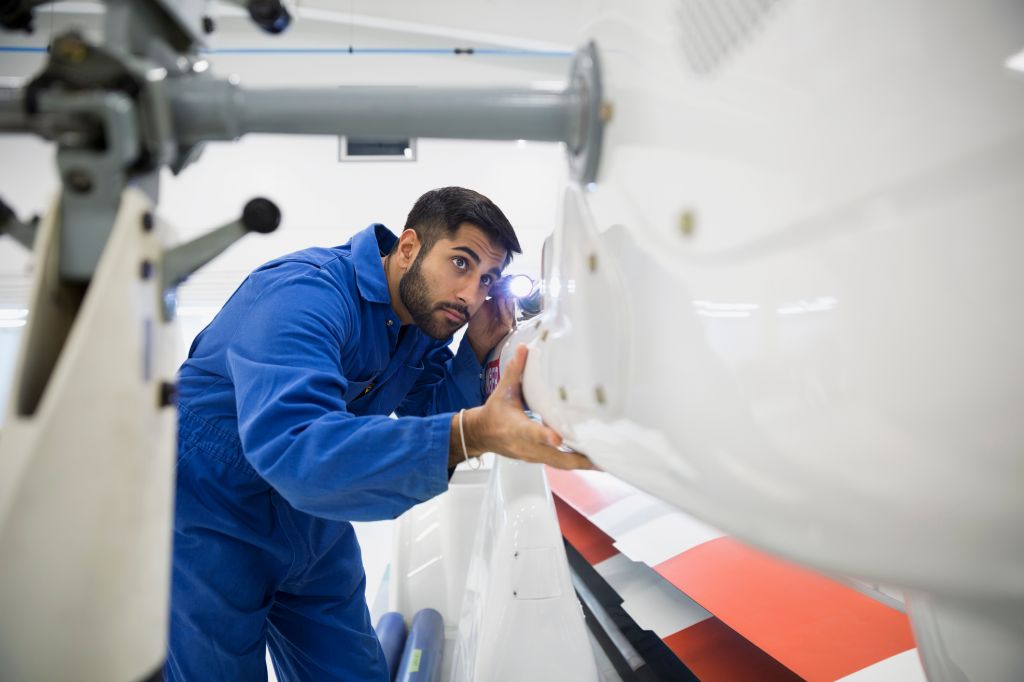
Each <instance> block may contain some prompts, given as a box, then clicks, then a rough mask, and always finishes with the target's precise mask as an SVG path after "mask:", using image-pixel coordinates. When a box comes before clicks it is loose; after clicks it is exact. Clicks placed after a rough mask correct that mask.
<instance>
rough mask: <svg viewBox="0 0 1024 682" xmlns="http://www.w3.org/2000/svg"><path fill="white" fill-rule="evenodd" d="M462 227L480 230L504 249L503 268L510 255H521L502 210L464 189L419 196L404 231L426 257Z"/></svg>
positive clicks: (445, 188)
mask: <svg viewBox="0 0 1024 682" xmlns="http://www.w3.org/2000/svg"><path fill="white" fill-rule="evenodd" d="M462 223H469V224H471V225H475V226H476V227H478V228H480V229H481V230H483V232H484V234H486V235H487V236H488V237H490V239H491V240H492V241H493V242H495V243H497V244H499V245H500V246H501V247H502V248H503V249H505V251H506V252H507V253H508V256H507V257H506V258H505V265H508V263H509V261H511V260H512V254H514V253H522V251H521V250H520V247H519V239H518V238H517V237H516V232H515V230H514V229H512V223H510V222H509V221H508V218H506V217H505V214H504V213H502V212H501V209H500V208H498V207H497V206H495V204H494V202H493V201H491V200H490V199H488V198H487V197H485V196H484V195H483V194H480V193H479V192H474V191H473V190H471V189H465V188H464V187H442V188H440V189H433V190H430V191H429V192H427V193H426V194H424V195H423V196H421V197H420V198H419V199H417V200H416V203H415V205H413V207H412V210H411V211H409V217H408V218H406V220H405V229H407V230H410V229H411V230H415V231H416V236H417V237H419V240H420V244H421V245H422V247H421V248H422V253H424V254H426V253H428V252H429V251H430V249H431V248H432V247H433V246H434V244H436V243H437V241H438V240H439V239H443V238H446V237H447V238H451V237H452V236H453V235H454V234H455V233H456V232H458V230H459V225H461V224H462Z"/></svg>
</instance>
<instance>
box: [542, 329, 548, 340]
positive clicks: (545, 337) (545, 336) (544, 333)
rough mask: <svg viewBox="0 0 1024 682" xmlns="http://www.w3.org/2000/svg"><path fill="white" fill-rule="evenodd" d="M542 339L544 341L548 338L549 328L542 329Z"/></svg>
mask: <svg viewBox="0 0 1024 682" xmlns="http://www.w3.org/2000/svg"><path fill="white" fill-rule="evenodd" d="M540 340H541V341H542V342H543V341H547V340H548V330H547V329H545V330H544V331H542V332H541V333H540Z"/></svg>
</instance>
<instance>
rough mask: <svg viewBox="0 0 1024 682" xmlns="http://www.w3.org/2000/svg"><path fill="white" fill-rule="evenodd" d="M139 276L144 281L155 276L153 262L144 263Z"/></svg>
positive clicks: (147, 260)
mask: <svg viewBox="0 0 1024 682" xmlns="http://www.w3.org/2000/svg"><path fill="white" fill-rule="evenodd" d="M139 276H140V277H142V279H149V278H150V277H152V276H153V261H151V260H149V259H146V260H144V261H142V265H141V266H139Z"/></svg>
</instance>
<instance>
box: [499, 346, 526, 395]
mask: <svg viewBox="0 0 1024 682" xmlns="http://www.w3.org/2000/svg"><path fill="white" fill-rule="evenodd" d="M524 367H526V346H524V345H523V344H519V346H517V347H516V352H515V354H514V355H513V356H512V359H511V360H509V361H508V364H507V365H505V369H504V370H502V372H501V381H502V382H505V383H506V384H513V385H515V384H519V383H521V382H522V380H523V368H524Z"/></svg>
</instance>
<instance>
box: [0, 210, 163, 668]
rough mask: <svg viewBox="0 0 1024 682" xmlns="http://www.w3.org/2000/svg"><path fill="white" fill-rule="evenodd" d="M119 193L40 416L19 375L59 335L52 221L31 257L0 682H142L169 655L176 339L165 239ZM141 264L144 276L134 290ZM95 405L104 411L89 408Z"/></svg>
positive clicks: (4, 486) (0, 518)
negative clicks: (163, 273) (162, 398)
mask: <svg viewBox="0 0 1024 682" xmlns="http://www.w3.org/2000/svg"><path fill="white" fill-rule="evenodd" d="M148 210H150V205H149V203H148V201H147V200H146V199H145V198H144V197H143V195H141V194H140V193H138V192H136V191H134V190H129V191H126V192H125V193H124V195H123V198H122V204H121V210H120V211H119V212H118V218H117V221H116V222H115V225H114V228H113V232H112V234H111V237H110V240H109V241H108V243H107V246H106V249H105V251H104V252H103V256H102V258H101V260H100V263H99V266H98V268H97V271H96V275H95V277H94V279H93V281H92V283H91V285H90V287H89V291H88V294H87V295H86V297H85V300H84V302H83V303H82V306H81V308H80V309H79V312H78V316H77V318H76V319H75V322H74V326H73V327H72V329H71V332H70V334H69V336H68V338H67V341H66V343H65V345H64V348H63V352H62V353H61V355H60V357H59V360H58V361H57V364H56V366H55V368H54V370H53V374H52V375H51V377H50V380H49V383H48V384H47V386H46V390H45V392H44V393H43V396H42V400H41V402H40V403H39V405H38V408H37V410H36V412H35V414H34V415H32V416H31V417H25V416H20V415H19V414H18V407H17V405H18V402H19V401H18V398H17V395H18V387H19V386H20V385H21V384H22V383H23V382H25V381H29V382H31V381H32V379H30V378H28V377H29V372H30V370H29V369H27V368H28V367H29V365H30V362H29V359H30V358H31V357H33V355H34V354H38V353H40V352H41V348H42V347H44V346H45V345H46V343H47V340H48V339H49V338H52V336H53V335H54V334H55V333H56V332H55V331H54V327H55V326H56V325H55V324H54V323H53V320H54V319H55V318H57V317H59V313H58V312H57V311H58V310H59V309H60V308H61V306H60V304H59V303H58V300H59V299H58V297H57V296H55V295H53V292H52V286H51V283H52V282H54V281H56V272H55V269H56V258H55V255H56V248H57V242H56V235H57V231H56V229H55V222H54V215H55V214H56V211H51V212H50V213H49V217H48V218H47V219H46V220H45V221H44V222H43V224H42V225H41V228H40V232H39V234H38V236H37V237H36V239H37V244H36V254H37V259H38V260H37V263H38V264H39V265H38V268H37V270H36V275H35V281H34V284H33V295H32V302H31V305H30V314H29V318H28V325H27V327H26V329H25V333H24V335H23V336H22V345H21V351H20V356H19V361H18V364H17V369H16V372H15V377H14V384H13V390H12V397H11V400H10V401H9V403H8V413H7V416H6V419H5V421H4V428H3V436H2V438H0V557H2V559H0V678H2V679H5V680H27V679H38V680H62V679H77V680H104V679H107V680H114V679H125V680H127V679H143V678H146V677H148V676H149V675H151V674H153V673H154V672H155V671H156V670H157V669H158V668H159V667H160V666H162V664H163V661H164V658H165V654H166V636H165V631H166V624H167V597H168V589H167V586H168V584H169V581H170V547H171V545H170V543H171V535H170V534H171V491H172V485H173V481H174V471H173V465H174V459H173V451H174V424H175V410H174V409H173V408H163V409H161V408H160V406H159V395H160V392H159V385H160V382H161V381H165V380H170V379H171V378H172V377H173V375H174V370H175V367H174V358H175V357H176V352H175V351H176V349H175V343H176V337H175V334H174V331H173V327H172V325H170V324H166V323H163V322H162V318H161V313H160V305H161V291H160V288H159V287H158V285H157V282H158V281H159V263H160V258H161V248H162V244H161V240H162V239H163V237H164V235H165V234H166V233H167V227H166V226H164V225H162V224H160V221H159V220H158V221H157V227H156V229H154V230H153V231H152V232H150V233H146V232H143V230H141V229H140V228H139V225H140V224H141V217H142V214H143V213H144V212H145V211H148ZM143 259H149V260H151V261H152V262H153V263H155V264H156V272H157V274H156V276H154V277H150V278H149V279H146V280H144V279H141V278H140V277H139V265H140V263H141V262H142V261H143ZM101 393H102V395H103V397H104V399H102V400H99V399H97V397H98V396H99V395H100V394H101Z"/></svg>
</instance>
